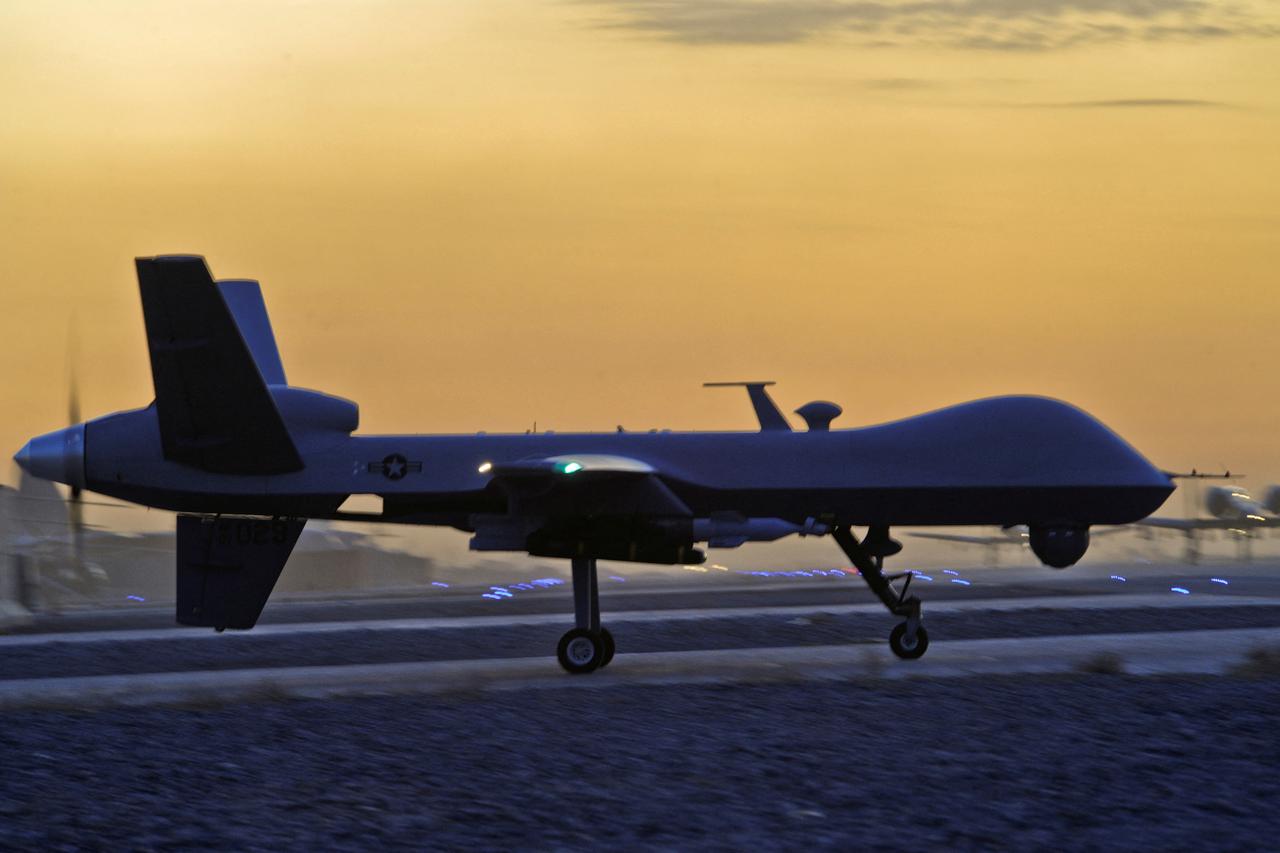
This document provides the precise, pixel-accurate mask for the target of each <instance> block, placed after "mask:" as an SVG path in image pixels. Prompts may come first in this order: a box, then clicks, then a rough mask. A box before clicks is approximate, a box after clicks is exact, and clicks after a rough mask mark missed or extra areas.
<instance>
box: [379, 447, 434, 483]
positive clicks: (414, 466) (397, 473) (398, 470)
mask: <svg viewBox="0 0 1280 853" xmlns="http://www.w3.org/2000/svg"><path fill="white" fill-rule="evenodd" d="M421 471H422V463H421V462H410V461H409V460H408V459H405V458H404V456H403V455H401V454H399V453H392V454H391V455H390V456H388V457H386V458H385V459H383V460H382V461H381V462H370V463H369V473H370V474H374V473H378V474H381V475H382V476H384V477H386V478H387V479H388V480H403V479H404V475H405V474H408V473H410V472H415V473H418V472H421Z"/></svg>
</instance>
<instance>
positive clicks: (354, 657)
mask: <svg viewBox="0 0 1280 853" xmlns="http://www.w3.org/2000/svg"><path fill="white" fill-rule="evenodd" d="M925 621H926V624H927V625H928V627H929V634H930V638H931V639H933V640H935V641H942V640H972V639H981V638H987V637H1031V636H1048V635H1071V634H1094V633H1126V632H1142V631H1186V630H1199V629H1206V628H1269V627H1277V626H1280V607H1269V606H1257V607H1238V608H1225V607H1206V608H1194V607H1180V608H1163V609H1162V608H1152V607H1145V608H1133V609H1123V610H1121V609H1117V610H1101V611H1100V610H1089V609H1078V610H1050V609H1043V610H1026V611H988V612H978V611H970V612H964V613H937V614H934V615H928V610H927V607H926V620H925ZM570 622H571V620H570V618H569V617H566V618H565V624H564V625H561V626H554V625H553V626H546V625H543V626H510V627H503V628H474V627H469V628H450V629H443V630H430V631H413V630H397V631H373V630H368V629H365V630H354V631H341V632H331V633H330V632H326V633H315V634H299V635H292V636H289V635H284V636H281V635H269V634H257V635H255V634H253V633H252V632H246V633H241V634H231V633H228V634H224V635H221V636H218V637H212V636H210V637H201V638H198V639H171V640H146V641H138V642H127V643H126V642H102V643H93V644H84V643H65V644H63V643H54V644H49V645H41V646H17V647H11V648H6V649H4V653H3V654H2V655H0V680H2V679H9V678H57V677H64V676H87V675H107V674H121V675H125V674H139V673H148V672H185V671H193V670H220V669H245V668H253V667H273V666H330V665H343V664H375V663H395V662H401V661H418V660H469V659H477V658H502V657H546V656H550V655H552V654H554V650H555V645H556V642H557V641H558V640H559V639H560V635H561V634H562V633H563V632H564V631H565V630H567V629H568V627H569V625H570ZM606 624H609V623H608V622H607V620H606ZM893 624H894V620H893V619H892V618H891V617H890V616H889V615H888V614H872V615H864V614H853V615H840V616H834V615H817V616H812V617H801V618H797V617H794V616H785V615H780V616H753V617H736V618H717V619H703V620H696V621H673V622H640V623H636V622H618V623H615V624H612V625H610V626H609V629H610V631H611V632H612V633H613V634H614V637H615V639H616V640H617V643H618V648H619V649H620V650H622V651H625V652H665V651H683V650H690V649H736V648H766V647H773V646H805V645H827V644H839V643H855V642H869V643H883V642H885V641H886V638H887V637H888V633H889V629H890V628H891V627H892V626H893Z"/></svg>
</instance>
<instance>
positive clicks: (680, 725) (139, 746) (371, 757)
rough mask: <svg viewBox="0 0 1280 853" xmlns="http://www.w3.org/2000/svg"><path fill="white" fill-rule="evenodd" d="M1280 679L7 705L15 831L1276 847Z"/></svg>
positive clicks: (272, 840) (141, 842) (441, 840)
mask: <svg viewBox="0 0 1280 853" xmlns="http://www.w3.org/2000/svg"><path fill="white" fill-rule="evenodd" d="M1278 724H1280V679H1277V678H1262V679H1256V680H1255V679H1244V678H1204V679H1154V678H1148V679H1142V678H1133V677H1127V676H1108V675H1093V676H1072V677H1057V678H1047V677H1046V678H1041V677H1035V678H996V679H978V678H968V679H958V680H950V679H948V680H940V681H921V682H907V683H892V684H890V683H886V682H880V681H856V682H844V683H832V682H814V683H806V684H786V685H781V684H779V685H760V686H749V687H748V686H727V685H726V686H700V687H688V686H684V687H617V688H614V689H609V690H603V691H589V692H587V691H578V690H572V689H566V690H543V691H531V692H521V693H511V694H499V695H495V694H486V695H476V696H470V697H467V696H456V697H451V698H449V699H429V698H423V697H396V698H375V699H360V700H330V701H310V700H309V701H275V702H272V701H262V702H256V703H248V704H240V705H234V706H226V707H217V706H213V707H188V708H138V709H113V710H107V711H101V712H97V713H83V712H80V713H72V712H40V713H35V712H15V713H8V714H2V715H0V755H2V756H3V765H4V772H3V774H0V849H50V850H72V849H84V848H93V849H122V848H128V849H141V850H148V849H184V848H196V847H200V848H206V849H207V848H221V849H228V848H234V849H258V850H278V849H285V848H288V849H299V848H304V847H305V848H310V849H314V848H338V849H372V848H384V847H393V848H434V849H448V848H453V849H456V848H461V847H481V848H486V849H512V848H519V849H561V850H566V849H600V848H602V847H612V848H622V849H671V848H677V849H730V848H748V847H749V848H753V849H781V848H786V849H798V848H802V847H804V848H814V847H816V848H826V849H831V848H840V849H849V848H853V847H856V848H860V849H947V850H966V849H991V848H1005V849H1009V848H1014V849H1042V848H1047V847H1053V848H1057V849H1060V850H1100V849H1144V850H1150V849H1162V850H1203V849H1215V850H1260V849H1274V847H1273V845H1274V844H1275V840H1276V834H1277V832H1280V809H1278V806H1280V778H1278V777H1277V768H1278V767H1280V737H1277V734H1276V733H1277V731H1278V730H1280V725H1278Z"/></svg>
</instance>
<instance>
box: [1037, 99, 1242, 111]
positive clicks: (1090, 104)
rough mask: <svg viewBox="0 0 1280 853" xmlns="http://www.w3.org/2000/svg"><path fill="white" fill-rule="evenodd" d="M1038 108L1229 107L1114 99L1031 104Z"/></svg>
mask: <svg viewBox="0 0 1280 853" xmlns="http://www.w3.org/2000/svg"><path fill="white" fill-rule="evenodd" d="M1032 106H1040V107H1067V108H1072V109H1093V108H1102V109H1115V108H1125V107H1130V108H1133V107H1136V108H1139V109H1141V108H1147V107H1161V108H1168V107H1213V108H1218V107H1230V106H1231V104H1228V103H1224V102H1222V101H1202V100H1199V99H1196V98H1116V99H1114V100H1109V101H1068V102H1066V103H1062V104H1033V105H1032Z"/></svg>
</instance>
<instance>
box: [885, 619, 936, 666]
mask: <svg viewBox="0 0 1280 853" xmlns="http://www.w3.org/2000/svg"><path fill="white" fill-rule="evenodd" d="M889 648H891V649H893V653H894V654H895V655H897V656H898V657H900V658H902V659H903V660H915V659H916V658H918V657H920V656H921V655H923V654H924V653H925V652H926V651H928V649H929V632H928V631H926V630H925V629H924V626H923V625H921V626H920V627H919V628H916V633H915V636H914V637H908V636H907V623H906V622H900V623H898V624H897V625H895V626H894V627H893V630H892V631H890V632H889Z"/></svg>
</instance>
